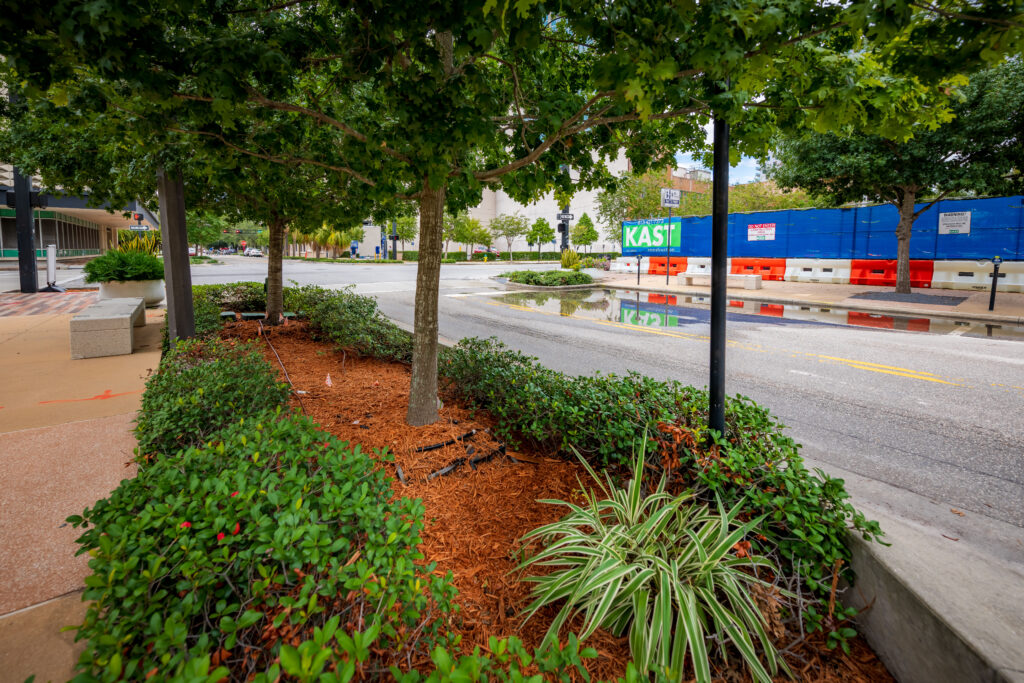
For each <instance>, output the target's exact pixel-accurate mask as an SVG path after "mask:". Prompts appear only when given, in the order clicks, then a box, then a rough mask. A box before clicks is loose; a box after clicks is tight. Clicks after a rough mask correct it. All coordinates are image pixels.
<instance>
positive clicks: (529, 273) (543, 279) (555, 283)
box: [501, 270, 594, 287]
mask: <svg viewBox="0 0 1024 683" xmlns="http://www.w3.org/2000/svg"><path fill="white" fill-rule="evenodd" d="M501 277H507V278H508V279H509V281H511V282H516V283H519V284H521V285H535V286H538V287H565V286H567V285H590V284H593V283H594V278H592V277H590V275H588V274H586V273H580V272H577V271H571V270H514V271H511V272H508V273H502V274H501Z"/></svg>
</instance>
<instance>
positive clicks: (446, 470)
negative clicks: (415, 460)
mask: <svg viewBox="0 0 1024 683" xmlns="http://www.w3.org/2000/svg"><path fill="white" fill-rule="evenodd" d="M499 454H500V455H504V456H505V457H507V458H510V459H511V460H512V462H521V461H520V460H516V459H515V458H513V457H512V456H511V455H509V454H508V453H507V452H506V450H505V444H498V447H497V448H495V449H493V450H491V451H490V452H488V453H485V454H484V455H478V456H477V457H475V458H472V459H470V460H469V466H470V467H472V468H473V469H474V470H475V469H476V466H477V465H479V464H480V463H482V462H487V461H488V460H491V459H492V458H493V457H494V456H496V455H499ZM466 460H467V458H466V457H465V456H463V457H459V458H455V460H452V461H451V462H450V463H448V465H446V466H445V467H442V468H441V469H439V470H437V471H436V472H431V473H430V474H428V475H427V481H430V480H431V479H436V478H437V477H443V476H444V475H446V474H451V473H452V472H455V471H456V470H458V469H459V468H460V467H462V466H463V465H465V464H466Z"/></svg>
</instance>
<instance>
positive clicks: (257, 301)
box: [192, 282, 267, 313]
mask: <svg viewBox="0 0 1024 683" xmlns="http://www.w3.org/2000/svg"><path fill="white" fill-rule="evenodd" d="M201 300H206V301H209V302H211V303H212V304H214V305H215V306H217V307H218V308H219V309H220V310H222V311H235V312H236V313H252V312H257V311H264V310H266V308H267V293H266V291H264V289H263V283H262V282H231V283H228V284H217V285H193V286H192V301H193V302H199V301H201Z"/></svg>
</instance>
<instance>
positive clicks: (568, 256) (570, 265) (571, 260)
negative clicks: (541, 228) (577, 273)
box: [562, 249, 580, 270]
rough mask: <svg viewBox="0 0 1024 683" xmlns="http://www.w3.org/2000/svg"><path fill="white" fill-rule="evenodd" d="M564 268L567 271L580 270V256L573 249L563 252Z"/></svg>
mask: <svg viewBox="0 0 1024 683" xmlns="http://www.w3.org/2000/svg"><path fill="white" fill-rule="evenodd" d="M562 267H563V268H565V269H566V270H579V269H580V255H579V254H577V253H576V251H575V250H573V249H566V250H565V251H563V252H562Z"/></svg>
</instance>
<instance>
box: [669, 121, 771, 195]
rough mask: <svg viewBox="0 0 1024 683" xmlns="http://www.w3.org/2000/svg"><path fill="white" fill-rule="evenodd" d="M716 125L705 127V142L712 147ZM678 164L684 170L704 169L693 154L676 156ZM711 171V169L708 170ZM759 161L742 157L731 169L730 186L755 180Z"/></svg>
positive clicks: (710, 124)
mask: <svg viewBox="0 0 1024 683" xmlns="http://www.w3.org/2000/svg"><path fill="white" fill-rule="evenodd" d="M714 139H715V135H714V124H712V123H709V124H707V125H706V126H704V140H705V142H706V143H707V145H708V148H710V147H711V143H712V142H714ZM676 162H677V163H678V164H679V165H680V166H682V167H683V168H704V164H702V163H701V162H700V161H699V160H697V159H694V158H693V155H692V154H676ZM707 170H709V171H710V170H711V169H707ZM757 170H758V166H757V159H754V158H753V157H742V158H741V159H740V163H738V164H737V165H735V166H730V167H729V184H730V185H736V184H738V183H749V182H753V181H754V180H755V176H757Z"/></svg>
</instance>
